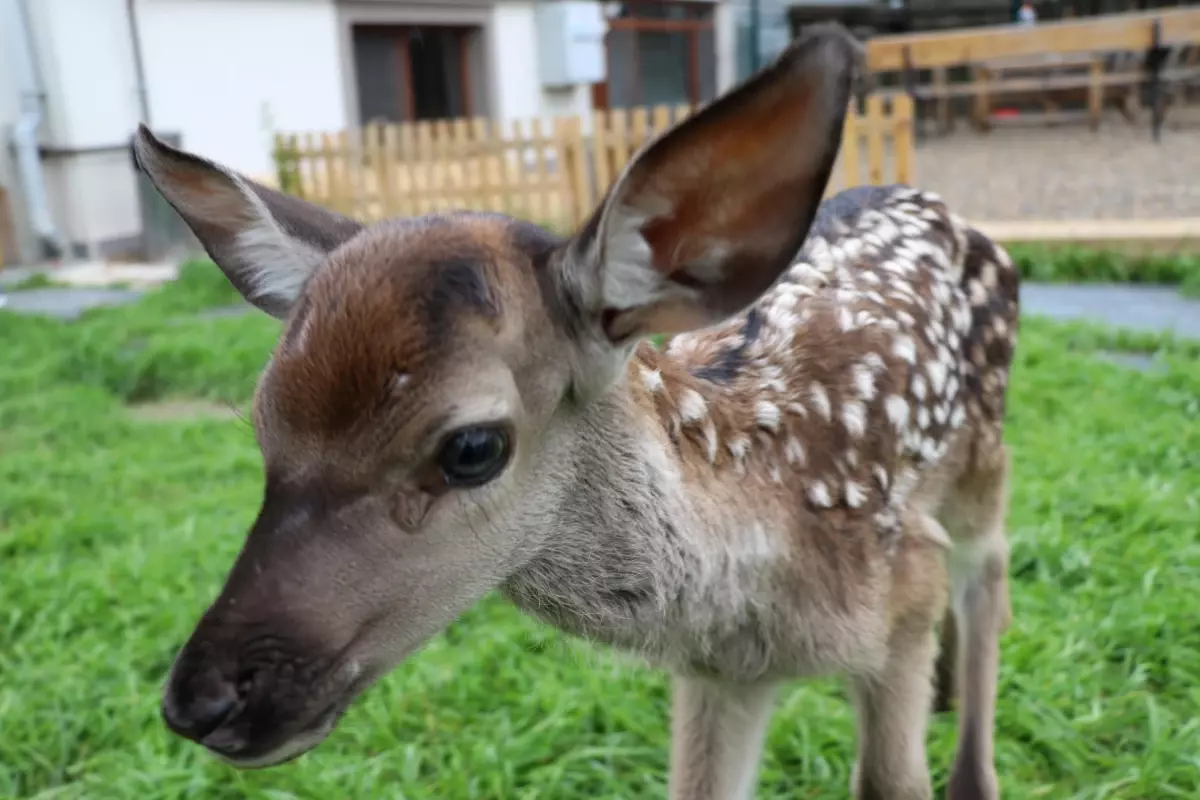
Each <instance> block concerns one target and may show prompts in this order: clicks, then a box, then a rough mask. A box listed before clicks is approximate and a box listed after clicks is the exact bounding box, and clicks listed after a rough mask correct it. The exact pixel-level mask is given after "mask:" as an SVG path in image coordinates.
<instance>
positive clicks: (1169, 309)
mask: <svg viewBox="0 0 1200 800" xmlns="http://www.w3.org/2000/svg"><path fill="white" fill-rule="evenodd" d="M0 292H3V289H2V288H0ZM139 296H141V292H139V291H136V290H130V289H102V288H91V287H72V288H46V289H32V290H29V291H20V292H11V293H8V294H0V297H2V298H3V300H0V303H4V302H6V307H4V306H0V308H3V310H7V311H15V312H18V313H29V314H48V315H51V316H55V317H60V318H62V319H75V318H76V317H78V316H79V315H80V314H81V313H82V312H83V311H84V310H85V309H87V308H92V307H95V306H100V305H114V304H120V303H127V302H131V301H133V300H135V299H137V298H138V297H139ZM1021 306H1022V312H1023V313H1024V314H1026V315H1039V316H1047V317H1051V318H1053V319H1060V320H1073V319H1081V320H1088V321H1092V322H1098V323H1103V324H1107V325H1113V326H1116V327H1123V328H1131V329H1134V330H1140V331H1173V332H1174V333H1175V334H1176V335H1177V336H1184V337H1189V338H1195V339H1200V301H1197V300H1191V299H1188V298H1185V297H1183V296H1182V295H1180V294H1179V292H1178V291H1176V290H1175V289H1174V288H1173V287H1169V286H1136V285H1128V284H1117V285H1103V284H1096V285H1084V284H1075V285H1051V284H1035V283H1025V284H1023V285H1022V287H1021ZM246 310H249V307H246V308H240V307H239V308H229V309H219V310H217V309H214V310H212V311H210V312H206V313H205V314H204V316H224V315H226V314H237V313H243V312H244V311H246ZM0 313H2V312H0Z"/></svg>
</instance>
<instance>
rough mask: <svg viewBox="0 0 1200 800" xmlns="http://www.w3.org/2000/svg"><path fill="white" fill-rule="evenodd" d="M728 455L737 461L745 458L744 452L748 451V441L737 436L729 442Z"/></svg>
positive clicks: (743, 437)
mask: <svg viewBox="0 0 1200 800" xmlns="http://www.w3.org/2000/svg"><path fill="white" fill-rule="evenodd" d="M728 446H729V453H730V455H732V456H733V457H734V458H735V459H737V460H738V461H741V460H742V459H743V458H745V457H746V451H747V450H749V449H750V440H749V439H747V438H746V437H745V436H738V437H736V438H734V439H733V440H732V441H730V442H729V445H728Z"/></svg>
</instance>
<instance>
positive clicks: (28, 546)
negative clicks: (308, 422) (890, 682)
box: [0, 264, 1200, 800]
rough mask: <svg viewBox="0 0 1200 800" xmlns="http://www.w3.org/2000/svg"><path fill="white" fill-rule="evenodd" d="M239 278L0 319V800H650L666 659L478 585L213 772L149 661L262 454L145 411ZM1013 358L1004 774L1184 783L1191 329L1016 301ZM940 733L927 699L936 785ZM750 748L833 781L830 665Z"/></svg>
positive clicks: (187, 615)
mask: <svg viewBox="0 0 1200 800" xmlns="http://www.w3.org/2000/svg"><path fill="white" fill-rule="evenodd" d="M233 300H234V295H233V294H232V292H231V290H229V289H228V287H227V286H225V285H224V283H223V282H222V280H221V279H220V278H219V276H218V275H216V273H215V271H214V270H212V268H211V267H208V266H205V265H202V264H198V265H194V266H192V267H190V268H189V269H188V270H186V271H185V273H184V276H183V279H182V280H180V281H179V282H178V283H176V284H174V285H172V286H170V287H169V288H167V289H166V290H164V291H162V292H159V293H157V294H155V295H153V296H151V297H149V298H147V299H145V300H143V301H141V302H140V303H138V304H137V305H135V306H132V307H126V308H121V309H110V310H101V311H96V312H92V313H89V314H87V315H86V316H85V317H84V318H83V319H81V320H80V321H78V322H76V323H71V324H65V323H58V322H52V321H48V320H41V319H34V318H21V317H16V316H15V315H11V314H3V313H0V341H2V342H3V343H4V346H3V357H2V358H0V797H3V798H31V797H39V798H51V797H53V798H85V797H86V798H89V799H90V798H104V799H106V800H107V798H138V799H139V800H147V799H149V798H153V799H154V800H157V799H158V798H176V797H179V798H182V797H188V798H203V799H205V800H207V799H208V798H242V797H248V798H261V799H262V800H267V799H268V798H271V799H272V800H278V799H280V798H292V797H299V798H322V799H324V798H372V799H374V798H533V797H541V798H567V799H568V800H570V799H571V798H584V797H587V798H618V797H620V798H632V797H638V798H640V797H648V798H650V797H662V796H663V794H664V785H665V766H666V756H667V724H666V718H667V717H666V715H667V692H666V682H665V680H664V679H663V677H662V676H660V675H658V674H656V673H654V672H651V671H649V670H646V669H644V668H642V667H640V666H638V665H637V664H636V663H634V662H633V661H631V660H630V659H627V658H622V657H617V656H614V655H611V654H609V653H607V652H605V651H601V650H598V649H594V648H591V647H589V646H587V645H584V644H582V643H579V642H576V641H573V640H570V639H568V638H567V637H564V636H560V635H558V634H557V633H556V632H554V631H552V630H550V629H547V628H545V627H542V626H540V625H537V624H535V623H533V622H531V621H529V620H527V619H525V618H524V617H522V616H521V615H520V614H518V613H517V612H516V611H514V610H513V609H511V608H509V607H508V606H506V605H505V604H504V603H503V602H501V601H500V600H498V599H495V598H489V599H488V600H487V601H485V602H483V603H482V604H480V605H479V606H478V607H477V608H475V609H474V610H472V611H471V612H470V613H468V614H467V615H466V616H465V617H464V618H462V619H461V620H460V621H459V622H457V623H456V624H455V625H453V626H452V627H451V628H450V629H449V630H448V631H447V632H446V633H444V634H443V635H441V636H439V637H437V638H436V639H435V640H434V641H432V642H431V643H430V644H429V645H428V646H427V647H426V648H425V649H424V650H423V651H422V652H421V653H419V654H418V655H416V656H415V657H413V658H412V659H411V660H410V661H409V662H408V663H407V664H405V665H404V666H402V667H401V668H400V669H398V670H397V671H396V672H395V673H393V674H392V675H391V676H390V677H389V678H388V679H386V680H385V681H384V682H382V683H380V684H379V685H378V686H376V687H375V688H374V689H372V690H371V691H370V692H368V693H367V694H366V695H365V696H364V698H363V699H362V700H360V701H359V703H357V704H356V706H355V707H354V708H353V709H352V710H351V711H350V713H349V714H348V715H347V716H346V718H345V719H344V721H343V724H342V726H341V727H340V728H339V730H338V731H337V732H335V733H334V734H333V736H332V737H331V738H330V739H329V740H328V741H327V742H326V743H325V744H324V745H322V746H321V747H320V748H319V749H318V750H316V751H315V752H313V753H311V754H309V755H307V756H305V757H304V758H302V759H300V760H299V761H297V762H294V763H292V764H289V765H286V766H284V767H281V768H277V769H272V770H266V771H261V772H252V773H244V772H236V771H234V770H231V769H229V768H227V767H224V766H222V765H220V764H219V763H217V762H215V761H214V760H213V759H211V758H209V757H208V756H206V755H205V754H204V753H203V752H202V751H201V750H200V748H198V747H196V746H194V745H188V744H185V743H184V742H182V741H181V740H179V739H177V738H175V737H172V736H170V735H168V733H167V732H166V730H165V728H164V727H163V726H162V724H161V723H160V721H159V717H158V699H159V688H160V685H161V681H162V679H163V677H164V675H165V672H166V670H167V667H168V665H169V663H170V659H171V657H172V656H173V654H174V651H175V649H176V647H177V646H178V645H179V644H180V643H181V642H182V640H183V639H184V637H185V636H186V635H187V634H188V633H189V631H190V630H191V626H192V625H193V623H194V622H195V620H196V619H197V617H198V615H199V614H200V613H201V612H202V610H203V609H204V607H205V604H206V603H207V602H208V601H209V600H210V599H211V598H212V597H213V595H214V593H215V592H216V591H217V589H218V587H219V584H220V582H221V580H222V578H223V577H224V574H225V570H226V569H227V567H228V566H229V564H230V563H231V560H232V558H233V556H234V553H235V552H236V550H237V549H238V547H239V544H240V541H241V537H242V535H243V533H244V531H245V529H246V528H247V526H248V524H249V523H250V522H251V520H252V518H253V517H254V515H255V513H256V511H257V503H258V500H259V493H260V488H261V480H262V475H261V465H260V461H259V457H258V453H257V450H256V448H255V445H254V441H253V437H252V434H251V431H250V429H249V427H248V425H247V423H246V422H245V421H244V419H243V418H239V417H238V416H235V415H229V414H224V413H213V414H206V413H195V412H196V411H197V407H196V406H195V405H194V404H193V405H191V406H184V405H180V406H168V407H165V408H164V407H161V406H155V405H147V404H152V403H161V402H162V401H164V400H169V399H188V400H195V399H205V400H211V401H216V405H215V409H216V411H217V412H220V410H221V409H222V404H225V405H229V406H236V407H238V408H244V401H245V399H246V397H247V396H248V394H249V392H250V390H251V388H252V386H253V383H254V378H255V375H256V372H257V370H258V369H259V368H260V367H261V365H262V364H263V363H264V361H265V359H266V356H267V354H268V352H269V349H270V348H271V346H272V344H273V342H274V338H275V336H276V334H277V332H278V325H277V324H276V323H275V322H273V321H272V320H270V319H268V318H267V317H265V316H264V315H261V314H257V313H255V314H252V315H248V316H236V317H231V316H220V317H216V318H207V317H204V316H202V315H200V314H198V313H197V312H198V311H199V310H200V309H203V308H207V307H211V306H220V305H224V304H228V303H230V302H232V301H233ZM1104 347H1119V348H1122V349H1137V350H1142V351H1146V350H1155V351H1157V352H1158V356H1159V361H1158V362H1156V364H1155V366H1154V367H1153V368H1152V369H1151V370H1149V371H1147V372H1137V371H1134V370H1131V369H1129V368H1127V367H1123V366H1118V365H1115V364H1113V363H1110V362H1109V361H1106V360H1105V359H1104V358H1103V357H1102V353H1101V350H1102V349H1103V348H1104ZM1018 352H1019V364H1018V365H1017V367H1016V368H1015V370H1014V372H1013V378H1012V387H1013V391H1012V401H1011V417H1010V424H1009V428H1008V436H1009V441H1010V442H1011V444H1012V449H1013V453H1014V457H1015V465H1016V480H1015V485H1014V487H1013V501H1012V502H1013V505H1012V513H1011V517H1010V530H1011V538H1012V541H1013V563H1012V572H1011V574H1012V579H1013V606H1014V614H1015V620H1014V625H1013V628H1012V629H1011V630H1010V631H1009V633H1008V634H1007V635H1006V637H1005V638H1004V640H1003V668H1002V673H1001V686H1000V701H999V711H998V721H997V729H998V733H997V736H998V741H997V754H996V758H997V764H998V769H999V772H1000V775H1001V780H1002V782H1003V785H1004V788H1005V796H1006V797H1011V798H1038V797H1046V798H1055V799H1056V800H1057V799H1058V798H1102V797H1104V798H1130V799H1131V800H1132V799H1133V798H1139V799H1143V798H1172V797H1197V796H1200V720H1198V719H1197V717H1198V712H1200V614H1198V613H1197V610H1196V606H1195V605H1193V604H1194V603H1197V602H1200V347H1197V346H1196V345H1195V344H1188V345H1184V344H1180V343H1172V342H1169V341H1154V340H1152V339H1149V338H1147V337H1144V336H1124V337H1122V336H1115V335H1110V334H1108V333H1106V332H1103V331H1097V330H1095V329H1092V328H1083V327H1078V326H1073V327H1067V326H1061V325H1053V324H1050V323H1047V322H1043V321H1039V320H1028V321H1026V322H1024V324H1023V327H1022V337H1021V341H1020V343H1019V346H1018ZM200 410H203V407H201V408H200ZM151 411H156V412H157V413H150V412H151ZM953 743H954V732H953V715H942V716H939V717H937V718H935V719H934V721H933V724H932V729H931V733H930V738H929V753H930V762H931V768H932V769H933V770H934V774H935V776H936V780H937V781H938V784H939V787H940V786H941V784H942V782H943V781H944V779H945V771H946V767H947V765H948V764H949V762H950V758H951V753H952V749H953ZM767 751H768V752H767V757H766V760H765V762H764V765H763V770H762V775H761V784H760V785H761V789H760V794H759V796H760V797H764V798H784V797H789V798H791V797H813V798H816V797H821V798H839V797H845V796H846V787H847V783H848V775H849V770H850V765H851V758H852V751H853V727H852V713H851V710H850V708H849V707H848V705H847V703H846V701H845V698H844V695H843V692H842V689H841V686H840V684H838V683H837V682H835V681H831V680H827V681H816V682H811V683H807V684H796V685H794V686H792V687H789V690H788V691H787V692H786V693H785V694H784V695H783V697H782V699H781V702H780V706H779V712H778V713H777V715H776V717H775V719H774V723H773V725H772V728H771V731H770V736H769V741H768V748H767Z"/></svg>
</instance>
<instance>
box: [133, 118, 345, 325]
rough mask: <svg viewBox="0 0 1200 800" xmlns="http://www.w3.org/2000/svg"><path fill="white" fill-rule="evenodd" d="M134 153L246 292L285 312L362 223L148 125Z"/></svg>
mask: <svg viewBox="0 0 1200 800" xmlns="http://www.w3.org/2000/svg"><path fill="white" fill-rule="evenodd" d="M133 152H134V159H135V161H136V162H137V166H138V168H139V169H140V170H141V171H142V172H144V173H145V174H146V176H147V177H148V178H149V179H150V181H151V183H153V184H154V186H155V188H156V189H158V191H159V193H160V194H162V196H163V198H164V199H166V201H167V202H168V203H170V204H171V206H172V207H173V208H174V209H175V210H176V211H178V212H179V215H180V216H181V217H183V219H184V221H185V222H186V223H187V224H188V226H189V227H190V228H191V229H192V231H193V232H194V233H195V234H196V237H197V238H198V239H199V240H200V243H201V244H202V245H204V249H205V250H206V251H207V252H208V254H209V255H210V256H212V258H213V260H214V261H216V262H217V266H219V267H220V268H221V271H222V272H224V273H225V276H226V277H227V278H229V281H230V283H232V284H233V285H234V286H235V287H236V288H237V290H238V291H239V292H241V294H242V296H243V297H245V298H246V299H247V300H248V301H249V302H251V303H253V304H254V305H255V306H257V307H258V308H260V309H262V310H263V311H265V312H267V313H268V314H271V315H272V316H274V317H279V318H282V317H285V316H286V315H287V313H288V310H289V309H290V308H291V307H292V304H293V303H295V301H296V299H297V298H298V297H299V296H300V293H301V292H302V291H303V290H304V287H305V285H306V284H307V283H308V279H309V278H310V277H311V276H312V274H313V273H314V272H316V270H317V268H318V267H320V266H321V264H323V263H324V262H325V260H326V258H327V257H328V256H329V253H331V252H333V250H335V249H336V248H337V247H338V246H340V245H341V244H343V243H344V242H346V241H348V240H349V239H351V238H352V237H353V236H354V235H355V234H357V233H358V232H359V231H360V230H362V227H363V226H362V225H361V224H360V223H358V222H355V221H353V220H350V219H347V218H346V217H342V216H339V215H337V214H334V213H331V212H329V211H326V210H325V209H323V208H320V207H319V206H316V205H313V204H312V203H307V202H305V201H303V200H300V199H299V198H296V197H291V196H289V195H285V194H283V193H281V192H277V191H274V190H273V189H268V188H267V187H265V186H261V185H259V184H257V183H255V182H253V181H251V180H249V179H247V178H245V177H243V176H241V175H238V174H236V173H234V172H233V171H231V170H228V169H226V168H225V167H222V166H220V165H218V164H214V163H213V162H211V161H208V160H206V159H203V158H200V157H199V156H196V155H193V154H191V153H187V152H184V151H183V150H178V149H176V148H174V147H171V146H169V145H167V144H166V143H164V142H162V141H161V140H159V139H158V138H157V137H155V136H154V134H153V133H151V132H150V130H149V129H148V128H147V127H146V126H144V125H140V126H138V132H137V135H136V136H135V137H134V146H133Z"/></svg>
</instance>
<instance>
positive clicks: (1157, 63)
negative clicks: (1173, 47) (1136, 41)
mask: <svg viewBox="0 0 1200 800" xmlns="http://www.w3.org/2000/svg"><path fill="white" fill-rule="evenodd" d="M1151 31H1152V33H1151V44H1150V49H1149V50H1147V51H1146V71H1147V73H1148V75H1147V81H1148V84H1149V85H1148V87H1147V88H1148V89H1149V92H1150V126H1151V127H1150V130H1151V133H1152V134H1153V135H1154V141H1156V142H1157V141H1160V139H1161V138H1162V124H1163V91H1162V68H1163V63H1164V62H1165V61H1166V60H1167V53H1168V49H1167V48H1166V47H1163V40H1162V20H1158V19H1156V20H1154V25H1153V27H1152V28H1151Z"/></svg>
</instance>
